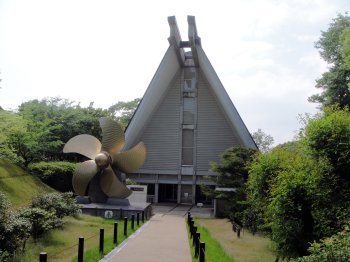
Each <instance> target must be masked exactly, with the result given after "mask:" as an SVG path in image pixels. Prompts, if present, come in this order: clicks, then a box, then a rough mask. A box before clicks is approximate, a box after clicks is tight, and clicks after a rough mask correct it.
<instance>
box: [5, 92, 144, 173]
mask: <svg viewBox="0 0 350 262" xmlns="http://www.w3.org/2000/svg"><path fill="white" fill-rule="evenodd" d="M139 101H140V99H135V100H132V101H129V102H118V103H116V104H115V105H112V106H111V107H110V108H109V109H102V108H94V107H93V103H91V104H90V105H89V106H88V107H81V106H80V105H79V104H76V103H74V102H72V101H69V100H67V99H63V98H48V99H43V100H31V101H28V102H24V103H22V104H21V105H20V106H19V108H18V111H17V112H7V111H0V130H1V132H0V157H3V158H9V159H11V160H15V161H16V163H19V164H21V165H23V166H25V167H27V166H28V165H29V164H30V163H32V162H40V161H45V162H47V161H62V160H68V161H71V160H74V161H80V160H81V158H80V156H78V155H75V156H74V155H72V154H63V153H62V148H63V145H64V144H65V143H66V142H67V141H68V140H69V139H70V138H72V137H74V136H76V135H79V134H90V135H93V136H95V137H97V138H98V139H101V128H100V124H99V118H101V117H112V118H115V119H117V120H119V121H120V122H121V124H122V125H123V126H126V125H127V124H128V122H129V120H130V118H131V117H132V114H133V112H134V110H135V109H136V107H137V105H138V103H139Z"/></svg>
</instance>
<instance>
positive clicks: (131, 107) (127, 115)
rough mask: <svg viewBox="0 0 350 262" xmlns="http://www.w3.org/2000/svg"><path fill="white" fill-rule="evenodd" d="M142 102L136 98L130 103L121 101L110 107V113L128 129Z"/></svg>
mask: <svg viewBox="0 0 350 262" xmlns="http://www.w3.org/2000/svg"><path fill="white" fill-rule="evenodd" d="M140 101H141V99H140V98H135V99H134V100H131V101H128V102H124V101H119V102H118V103H116V104H114V105H112V106H111V107H109V108H108V111H109V112H110V113H111V114H112V115H113V116H114V117H115V119H116V120H117V121H118V122H119V124H121V125H122V126H123V127H124V128H126V127H127V126H128V124H129V121H130V119H131V118H132V116H133V115H134V112H135V110H136V108H137V106H138V105H139V103H140Z"/></svg>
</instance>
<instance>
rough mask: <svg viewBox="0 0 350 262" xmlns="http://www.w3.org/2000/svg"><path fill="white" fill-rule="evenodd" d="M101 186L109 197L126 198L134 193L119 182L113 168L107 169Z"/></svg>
mask: <svg viewBox="0 0 350 262" xmlns="http://www.w3.org/2000/svg"><path fill="white" fill-rule="evenodd" d="M100 186H101V189H102V191H103V192H104V193H105V194H106V195H107V196H108V197H118V198H126V197H128V196H130V195H131V193H132V191H131V190H130V189H128V188H127V187H126V186H125V185H124V184H123V183H122V182H120V181H119V179H118V178H117V176H116V175H115V174H114V172H113V170H112V168H111V167H108V168H106V169H105V170H104V171H103V173H102V174H101V176H100Z"/></svg>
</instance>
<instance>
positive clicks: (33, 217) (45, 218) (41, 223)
mask: <svg viewBox="0 0 350 262" xmlns="http://www.w3.org/2000/svg"><path fill="white" fill-rule="evenodd" d="M19 216H20V217H21V218H24V219H27V220H28V221H29V222H30V224H31V235H32V237H33V238H34V239H37V238H38V237H40V236H41V235H43V234H44V233H46V232H47V231H49V230H50V229H53V228H55V227H60V226H62V221H61V220H60V219H59V218H57V217H56V215H55V213H53V212H48V211H46V210H44V209H41V208H25V209H22V210H21V211H20V212H19Z"/></svg>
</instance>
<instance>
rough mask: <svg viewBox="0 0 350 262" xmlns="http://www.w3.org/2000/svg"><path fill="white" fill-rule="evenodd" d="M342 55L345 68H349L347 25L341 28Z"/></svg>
mask: <svg viewBox="0 0 350 262" xmlns="http://www.w3.org/2000/svg"><path fill="white" fill-rule="evenodd" d="M342 56H343V60H344V63H345V66H346V69H350V27H347V28H345V29H344V30H343V34H342ZM348 80H349V79H348Z"/></svg>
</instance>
